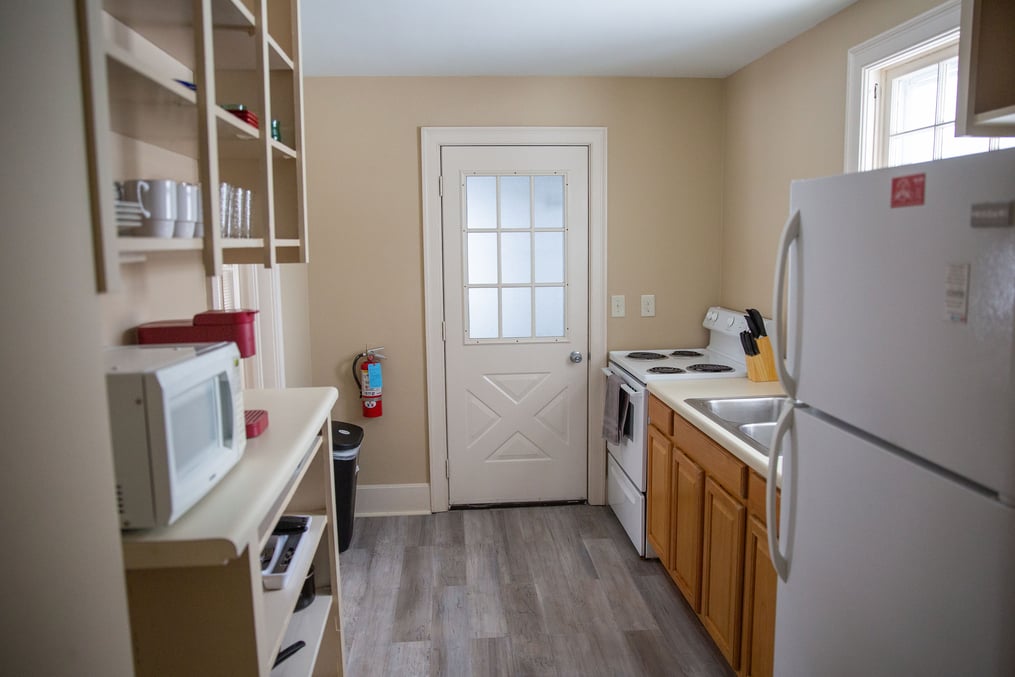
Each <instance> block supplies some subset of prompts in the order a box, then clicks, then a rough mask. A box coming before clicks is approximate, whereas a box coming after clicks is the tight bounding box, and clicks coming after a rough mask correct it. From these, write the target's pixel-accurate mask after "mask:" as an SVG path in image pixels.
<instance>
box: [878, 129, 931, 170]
mask: <svg viewBox="0 0 1015 677" xmlns="http://www.w3.org/2000/svg"><path fill="white" fill-rule="evenodd" d="M933 159H934V130H933V129H921V130H920V131H917V132H909V133H908V134H899V135H898V136H893V137H892V138H891V140H889V142H888V164H889V166H892V167H897V166H899V165H909V164H913V163H914V162H927V161H929V160H933Z"/></svg>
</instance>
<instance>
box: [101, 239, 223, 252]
mask: <svg viewBox="0 0 1015 677" xmlns="http://www.w3.org/2000/svg"><path fill="white" fill-rule="evenodd" d="M116 245H117V249H118V250H119V251H120V252H122V253H126V254H148V253H154V252H180V251H200V250H201V249H203V248H204V240H202V239H201V238H196V237H133V236H130V235H121V236H120V237H118V238H116Z"/></svg>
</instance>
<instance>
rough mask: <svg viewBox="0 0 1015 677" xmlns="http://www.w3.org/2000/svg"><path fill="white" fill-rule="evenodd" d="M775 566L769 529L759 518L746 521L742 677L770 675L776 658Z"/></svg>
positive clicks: (765, 676)
mask: <svg viewBox="0 0 1015 677" xmlns="http://www.w3.org/2000/svg"><path fill="white" fill-rule="evenodd" d="M776 584H777V581H776V574H775V568H774V567H773V566H772V560H771V559H770V558H769V556H768V532H767V530H766V528H765V525H764V524H763V523H762V522H761V521H760V520H759V519H758V518H756V517H753V516H752V517H750V519H749V520H748V523H747V547H746V555H745V558H744V626H743V633H744V634H743V641H742V642H741V655H740V675H741V677H771V676H772V668H773V664H774V661H775V591H776V587H777V585H776Z"/></svg>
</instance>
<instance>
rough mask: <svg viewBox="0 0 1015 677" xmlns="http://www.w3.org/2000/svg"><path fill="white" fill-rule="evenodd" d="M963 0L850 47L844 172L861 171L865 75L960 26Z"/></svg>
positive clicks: (949, 3) (955, 0)
mask: <svg viewBox="0 0 1015 677" xmlns="http://www.w3.org/2000/svg"><path fill="white" fill-rule="evenodd" d="M961 9H962V2H961V0H948V2H945V3H943V4H941V5H940V6H938V7H935V8H934V9H931V10H928V11H926V12H924V13H923V14H920V15H919V16H916V17H913V18H912V19H910V20H909V21H906V22H904V23H901V24H899V25H898V26H895V27H894V28H890V29H888V30H887V31H885V32H884V33H881V34H880V35H876V36H874V37H873V38H871V39H869V40H866V41H864V42H862V43H860V44H859V45H856V46H855V47H852V48H851V49H850V50H849V53H848V55H847V57H846V139H845V143H846V152H845V154H844V157H845V166H844V167H843V171H844V172H845V173H847V174H848V173H852V172H856V171H859V168H860V131H861V129H862V128H863V125H864V103H863V102H864V98H865V97H864V87H865V84H864V77H865V71H866V69H867V68H869V67H870V66H871V65H872V64H876V63H878V62H879V61H882V60H884V59H887V58H888V57H890V56H892V55H893V54H896V53H898V52H901V51H904V50H906V49H910V48H912V47H916V46H917V45H919V44H921V43H924V42H927V41H930V40H933V39H935V38H936V37H937V36H939V35H941V34H942V33H947V32H948V31H952V30H955V29H956V28H958V27H959V19H960V12H961Z"/></svg>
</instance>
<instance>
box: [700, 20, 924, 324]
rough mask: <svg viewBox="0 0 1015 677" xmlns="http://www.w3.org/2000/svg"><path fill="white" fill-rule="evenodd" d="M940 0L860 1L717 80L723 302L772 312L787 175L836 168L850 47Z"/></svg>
mask: <svg viewBox="0 0 1015 677" xmlns="http://www.w3.org/2000/svg"><path fill="white" fill-rule="evenodd" d="M939 4H941V0H892V1H891V2H885V1H884V0H861V1H860V2H858V3H856V4H855V5H852V6H851V7H849V8H847V9H845V10H844V11H842V12H840V13H839V14H837V15H835V16H834V17H832V18H830V19H828V20H827V21H825V22H823V23H821V24H819V25H818V26H816V27H815V28H813V29H811V30H810V31H807V32H806V33H804V34H802V35H800V36H798V37H797V38H795V39H793V40H792V41H790V42H788V43H786V44H785V45H783V46H782V47H779V48H778V49H776V50H774V51H772V52H770V53H769V54H767V55H765V56H764V57H762V58H761V59H758V60H757V61H755V62H754V63H752V64H750V65H748V66H746V67H745V68H743V69H741V70H740V71H738V72H737V73H735V74H734V75H732V76H730V77H729V78H727V79H726V81H725V95H726V107H725V114H726V120H725V147H724V151H723V169H724V177H723V237H722V263H721V267H722V292H721V295H720V301H721V303H722V305H725V306H728V307H731V308H744V307H747V306H750V305H752V304H753V305H754V306H756V307H757V308H758V309H759V310H761V312H762V313H763V314H765V315H770V314H771V311H772V278H773V276H774V274H775V250H776V246H777V245H778V240H779V233H780V232H781V230H782V226H783V223H784V222H785V221H786V217H787V215H788V214H787V212H788V210H789V184H790V181H792V180H793V179H802V178H811V177H817V176H827V175H830V174H841V173H842V171H843V164H844V157H845V155H844V148H845V146H844V144H845V120H846V57H847V53H848V51H849V49H850V48H851V47H854V46H855V45H858V44H860V43H862V42H865V41H866V40H869V39H870V38H872V37H875V36H876V35H878V34H880V33H883V32H884V31H886V30H888V29H890V28H893V27H894V26H897V25H898V24H901V23H903V22H905V21H906V20H908V19H911V18H912V17H914V16H917V15H919V14H921V13H923V12H925V11H927V10H929V9H932V8H933V7H936V6H937V5H939Z"/></svg>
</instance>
